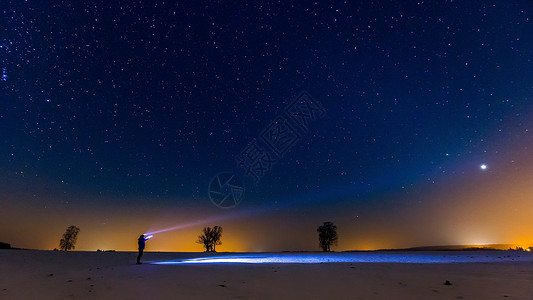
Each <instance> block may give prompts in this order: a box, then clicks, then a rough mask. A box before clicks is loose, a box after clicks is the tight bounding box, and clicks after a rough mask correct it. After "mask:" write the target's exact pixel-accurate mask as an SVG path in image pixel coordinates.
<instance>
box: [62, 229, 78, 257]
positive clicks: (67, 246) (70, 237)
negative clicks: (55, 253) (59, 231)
mask: <svg viewBox="0 0 533 300" xmlns="http://www.w3.org/2000/svg"><path fill="white" fill-rule="evenodd" d="M79 232H80V229H79V228H78V227H76V226H74V225H72V226H70V227H69V228H67V230H66V231H65V233H64V234H63V238H61V240H60V241H59V249H61V250H64V251H68V250H72V249H74V248H76V247H75V245H76V242H77V241H78V233H79Z"/></svg>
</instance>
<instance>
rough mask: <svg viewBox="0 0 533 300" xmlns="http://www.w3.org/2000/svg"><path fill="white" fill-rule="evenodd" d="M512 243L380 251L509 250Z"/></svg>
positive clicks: (514, 246)
mask: <svg viewBox="0 0 533 300" xmlns="http://www.w3.org/2000/svg"><path fill="white" fill-rule="evenodd" d="M515 248H516V245H512V244H490V245H441V246H422V247H412V248H405V249H381V250H380V251H469V250H472V251H474V250H509V249H515Z"/></svg>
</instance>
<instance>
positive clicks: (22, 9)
mask: <svg viewBox="0 0 533 300" xmlns="http://www.w3.org/2000/svg"><path fill="white" fill-rule="evenodd" d="M82 2H84V3H82ZM0 12H1V14H2V15H1V23H0V25H1V26H0V30H1V35H0V68H2V77H1V81H0V92H1V93H0V241H3V242H9V243H11V244H13V246H18V247H26V248H38V249H53V248H54V247H58V243H59V239H60V237H61V234H62V233H63V232H64V230H65V228H66V227H68V226H69V225H77V226H78V227H80V228H81V232H80V236H79V242H78V247H77V249H80V250H96V249H116V250H133V249H135V247H136V238H137V237H138V235H139V234H140V233H144V232H151V231H158V230H162V229H166V228H173V227H176V226H177V228H175V229H173V230H170V231H166V232H162V233H159V234H156V236H155V237H154V238H153V239H152V240H150V242H148V243H147V250H158V251H201V250H202V247H201V245H198V244H195V243H194V242H195V240H196V235H198V234H199V233H200V230H201V228H202V227H203V226H212V225H221V226H222V227H223V228H224V233H223V237H222V242H223V244H222V245H221V246H219V247H217V249H218V250H219V251H279V250H319V248H318V238H317V233H316V228H317V227H318V226H319V225H321V224H322V222H324V221H332V222H334V223H335V224H337V226H338V229H339V245H338V247H335V248H334V250H347V249H378V248H392V247H411V246H420V245H443V244H488V243H515V244H531V243H533V184H532V183H533V153H531V149H532V147H533V136H532V133H533V61H532V60H533V3H532V2H531V1H526V0H524V1H431V2H423V1H421V2H409V3H407V2H404V1H380V2H377V1H360V3H358V2H357V1H346V2H340V1H336V2H331V3H328V2H326V1H321V2H307V3H304V2H303V1H299V2H297V3H292V4H291V3H289V2H284V3H278V2H266V1H265V2H260V1H258V2H255V3H252V2H246V3H245V2H242V3H234V2H232V3H230V2H229V1H206V2H200V1H190V2H187V3H181V2H180V3H179V4H176V3H173V2H172V1H159V0H156V1H144V2H140V1H79V2H78V1H6V3H4V5H3V7H2V9H1V10H0ZM302 93H303V94H302ZM302 95H303V98H302V97H301V96H302ZM302 99H303V100H302ZM305 103H307V106H303V105H302V104H305ZM291 104H293V106H292V108H296V109H297V110H296V111H298V109H300V110H299V111H300V113H302V112H303V113H304V115H305V114H306V113H309V114H308V115H307V116H308V118H304V119H305V120H306V121H305V122H304V123H305V126H301V125H302V124H303V123H302V122H301V121H302V119H301V118H300V119H298V118H297V117H296V118H293V117H294V115H291V113H290V112H291V110H290V107H291ZM294 105H296V106H294ZM294 111H295V110H294V109H293V110H292V112H294ZM291 116H292V117H291ZM299 116H300V117H301V116H302V115H299ZM299 121H300V122H299ZM273 128H274V129H276V128H277V129H279V130H281V131H280V132H285V133H286V134H285V135H284V136H282V137H281V140H277V141H278V142H279V144H278V146H281V147H283V149H282V150H283V151H281V152H278V153H276V152H275V151H274V150H273V149H272V148H269V147H268V145H267V143H266V142H265V139H264V138H265V136H266V137H268V136H271V137H272V135H269V132H270V133H272V131H269V130H271V129H273ZM286 129H288V131H283V130H286ZM278 133H279V132H278ZM287 133H288V134H287ZM280 136H281V135H280ZM250 145H252V146H253V145H255V146H257V149H256V150H258V149H259V150H258V151H256V152H255V154H253V155H252V154H251V153H250V152H246V151H247V149H248V150H250V148H249V146H250ZM278 150H279V149H278ZM256 154H257V155H256ZM247 155H248V156H247ZM252 156H253V157H255V158H257V157H259V158H261V159H259V160H256V161H254V163H259V164H260V165H261V166H263V167H264V169H263V170H262V171H261V172H259V171H258V170H257V169H255V168H253V167H252V168H247V167H246V163H249V161H248V162H246V161H245V162H244V163H243V161H242V159H243V158H244V159H245V160H246V159H248V158H251V157H252ZM263 158H264V159H263ZM254 166H257V165H254ZM221 172H226V174H227V173H231V174H233V175H235V177H234V179H235V180H238V181H237V182H238V183H239V184H238V186H239V187H242V188H243V189H244V194H243V195H242V196H241V197H240V198H239V201H238V202H240V203H238V204H237V205H236V206H235V207H231V208H225V209H221V208H219V207H217V206H216V205H214V203H213V202H212V201H211V199H210V196H211V194H210V193H209V189H210V183H211V181H212V179H213V178H214V176H216V175H217V174H219V173H221ZM258 172H259V173H258ZM258 174H259V176H257V175H258ZM225 192H227V191H226V190H223V191H222V193H225ZM226 203H227V202H226Z"/></svg>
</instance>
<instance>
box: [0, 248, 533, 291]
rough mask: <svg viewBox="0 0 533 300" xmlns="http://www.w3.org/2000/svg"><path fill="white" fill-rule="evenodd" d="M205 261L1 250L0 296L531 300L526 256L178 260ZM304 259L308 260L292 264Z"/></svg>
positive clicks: (530, 257)
mask: <svg viewBox="0 0 533 300" xmlns="http://www.w3.org/2000/svg"><path fill="white" fill-rule="evenodd" d="M206 256H207V255H206V254H204V253H150V252H148V253H145V256H144V257H143V260H144V261H145V263H144V264H142V265H135V264H134V262H135V258H136V253H132V252H116V253H96V252H68V253H64V252H52V251H29V250H0V299H533V253H524V252H506V251H490V252H413V253H392V252H386V253H376V252H371V253H339V254H331V255H323V254H319V253H303V254H242V253H241V254H227V253H223V254H217V258H219V259H226V261H228V260H227V258H228V257H230V258H231V257H233V258H234V257H243V256H244V257H246V258H247V259H252V260H254V262H256V263H228V262H226V263H211V262H210V263H201V264H197V263H186V264H184V263H183V262H186V261H187V259H197V258H202V257H203V258H205V257H206ZM264 258H272V259H271V261H272V260H274V261H276V262H269V263H259V262H262V261H261V259H264ZM258 259H259V260H258ZM306 259H307V260H308V261H307V262H314V263H294V262H305V260H306ZM317 260H318V261H319V263H316V262H317ZM194 261H195V260H193V262H194ZM267 261H268V259H267ZM320 261H322V263H320ZM326 261H329V262H326ZM335 261H343V262H335ZM403 261H407V262H409V263H403ZM458 261H460V262H458ZM161 262H172V264H155V263H161ZM291 262H293V263H291ZM413 262H416V263H413ZM446 280H449V281H450V282H451V283H452V285H444V283H445V281H446Z"/></svg>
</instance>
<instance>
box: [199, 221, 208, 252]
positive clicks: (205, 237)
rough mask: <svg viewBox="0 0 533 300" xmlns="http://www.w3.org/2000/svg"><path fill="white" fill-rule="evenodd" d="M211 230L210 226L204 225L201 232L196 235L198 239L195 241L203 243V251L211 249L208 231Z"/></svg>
mask: <svg viewBox="0 0 533 300" xmlns="http://www.w3.org/2000/svg"><path fill="white" fill-rule="evenodd" d="M210 232H211V228H209V227H204V229H203V230H202V234H201V235H199V236H198V240H197V241H196V243H198V244H202V245H204V248H205V252H209V251H211V248H210V247H211V241H210V239H209V233H210Z"/></svg>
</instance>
